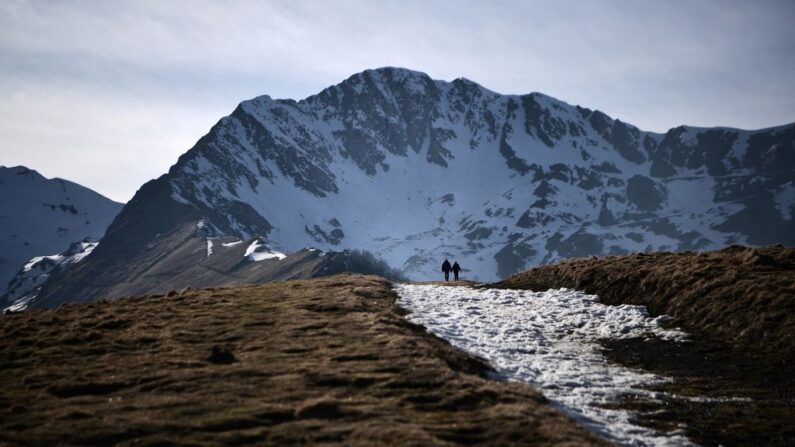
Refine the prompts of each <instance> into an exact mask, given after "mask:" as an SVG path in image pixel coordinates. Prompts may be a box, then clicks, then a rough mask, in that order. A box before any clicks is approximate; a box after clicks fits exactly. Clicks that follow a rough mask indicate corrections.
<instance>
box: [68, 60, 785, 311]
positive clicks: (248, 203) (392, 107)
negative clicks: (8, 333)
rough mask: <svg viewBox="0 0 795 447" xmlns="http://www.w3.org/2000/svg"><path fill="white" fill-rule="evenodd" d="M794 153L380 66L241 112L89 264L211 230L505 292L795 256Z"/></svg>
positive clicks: (767, 136) (770, 142) (749, 136)
mask: <svg viewBox="0 0 795 447" xmlns="http://www.w3.org/2000/svg"><path fill="white" fill-rule="evenodd" d="M793 140H795V125H793V124H790V125H785V126H777V127H773V128H770V129H762V130H751V131H749V130H739V129H729V128H718V129H713V128H710V129H699V128H691V127H688V126H680V127H677V128H673V129H671V130H669V131H668V132H666V133H664V134H659V133H653V132H645V131H642V130H640V129H638V128H637V127H635V126H633V125H631V124H627V123H624V122H622V121H621V120H619V119H613V118H611V117H609V116H608V115H606V114H604V113H602V112H601V111H599V110H591V109H588V108H584V107H580V106H572V105H570V104H568V103H565V102H563V101H559V100H557V99H555V98H552V97H550V96H547V95H544V94H541V93H531V94H527V95H501V94H499V93H496V92H493V91H491V90H488V89H486V88H484V87H482V86H480V85H479V84H477V83H474V82H472V81H468V80H463V79H460V80H454V81H452V82H446V81H438V80H433V79H431V78H430V77H429V76H427V75H425V74H423V73H420V72H415V71H410V70H405V69H396V68H382V69H377V70H366V71H364V72H361V73H357V74H355V75H352V76H350V77H349V78H347V79H345V80H344V81H342V82H341V83H339V84H337V85H334V86H330V87H328V88H326V89H323V90H322V91H320V92H319V93H317V94H315V95H310V96H308V97H307V98H304V99H302V100H300V101H295V100H288V99H280V100H274V99H272V98H271V97H270V96H267V95H262V96H258V97H256V98H253V99H251V100H247V101H243V102H241V103H240V104H239V105H238V106H237V107H236V108H235V109H234V111H233V112H232V113H231V114H230V115H229V116H226V117H224V118H222V119H220V120H219V121H218V122H217V123H216V124H215V125H214V126H213V127H212V128H211V129H210V131H209V132H208V133H207V134H206V135H204V136H203V137H202V138H201V139H199V140H198V142H197V143H196V145H194V147H193V148H192V149H191V150H189V151H187V152H186V153H184V154H183V155H182V156H180V157H179V159H178V161H177V163H175V165H174V166H172V167H171V168H170V169H169V171H168V173H167V174H165V175H164V176H161V177H160V178H158V179H157V180H154V181H152V182H149V183H147V184H145V185H144V186H143V187H142V188H141V190H139V191H138V193H136V196H135V197H134V198H133V200H132V201H131V202H130V203H129V204H128V205H127V207H125V210H124V211H123V212H122V213H121V214H120V215H119V217H118V218H117V220H116V221H115V222H114V224H113V225H111V228H112V229H113V231H111V229H109V231H108V236H109V237H112V238H116V237H117V241H118V242H116V243H113V244H108V245H106V246H105V247H103V245H102V244H101V245H100V246H99V247H97V249H96V250H95V252H93V253H92V254H91V255H90V256H88V257H87V263H85V264H84V266H85V268H88V267H89V266H91V265H92V264H94V262H95V261H92V259H97V260H99V259H101V258H103V257H104V258H105V263H106V264H107V262H109V261H113V262H111V264H113V265H116V266H118V268H120V269H122V270H123V269H124V268H125V267H124V264H125V262H126V261H124V262H122V260H123V259H127V260H135V259H138V258H136V256H138V255H139V254H140V253H141V251H142V249H143V247H145V246H146V245H147V244H150V243H151V244H156V239H157V237H156V235H162V234H164V232H165V231H168V230H169V229H170V228H174V227H175V226H177V225H190V224H191V223H192V224H194V225H195V223H196V222H198V221H200V220H202V221H203V222H205V223H206V225H207V228H208V231H210V232H211V233H212V234H213V235H226V236H229V237H233V238H238V239H240V240H250V239H251V238H255V237H259V238H262V239H263V240H265V241H266V243H267V245H269V246H270V248H272V249H274V250H277V251H282V252H294V251H298V250H300V249H302V248H303V247H307V246H314V247H318V248H320V249H322V250H338V249H354V248H356V249H365V250H369V251H372V252H373V253H374V254H375V255H376V256H379V257H382V258H384V259H385V260H387V261H388V262H389V263H390V265H392V266H393V267H397V268H399V269H401V270H403V271H404V272H405V273H406V274H408V275H409V276H410V277H413V278H424V277H430V276H431V275H434V274H435V272H436V270H438V266H437V263H439V262H440V261H441V259H442V258H443V257H445V256H449V257H456V258H458V259H459V260H460V261H462V262H461V264H462V265H463V266H464V268H465V272H464V275H465V276H467V277H469V278H474V279H480V280H491V279H496V278H498V277H503V276H507V275H508V274H510V273H514V272H516V271H519V270H521V269H523V268H526V267H528V266H531V265H536V264H542V263H548V262H552V261H555V260H559V259H563V258H568V257H576V256H589V255H593V254H611V253H613V254H614V253H624V252H630V251H656V250H672V249H673V250H694V249H707V248H719V247H720V246H723V245H728V244H731V243H749V244H767V243H776V242H778V243H785V244H793V243H795V240H793V236H791V235H790V233H791V232H789V231H787V230H788V229H791V228H792V227H793V225H795V224H793V217H792V216H793V214H795V207H793V206H792V205H791V204H792V203H794V202H795V185H794V184H793V178H795V174H793V173H795V149H793ZM788 204H790V205H789V206H788ZM155 215H157V219H154V218H153V217H152V216H155ZM125 228H126V229H125ZM122 230H123V231H122ZM202 237H206V235H205V236H202ZM131 241H132V242H131ZM114 246H115V248H114ZM106 250H107V251H106ZM114 250H115V251H118V252H119V253H117V255H113V256H112V255H111V253H110V252H111V251H114ZM96 262H99V261H96ZM147 262H150V261H147ZM274 262H275V261H274ZM143 270H145V269H143ZM98 271H99V270H98V268H97V269H95V270H94V273H93V274H94V275H96V274H97V272H98ZM140 273H141V272H139V273H137V274H134V275H132V276H133V277H137V276H136V275H139V274H140ZM87 275H88V274H87ZM89 276H90V275H89ZM121 276H124V274H121ZM87 280H88V277H83V278H77V277H75V278H72V279H67V280H66V282H67V283H68V282H72V283H73V284H78V283H80V282H81V281H82V282H83V283H85V282H86V281H87ZM141 280H142V281H144V280H143V279H141ZM70 290H72V291H73V293H78V292H79V291H80V287H75V288H72V289H70ZM92 293H95V294H97V296H101V293H102V292H101V291H96V292H92ZM64 297H65V296H64V295H61V298H64Z"/></svg>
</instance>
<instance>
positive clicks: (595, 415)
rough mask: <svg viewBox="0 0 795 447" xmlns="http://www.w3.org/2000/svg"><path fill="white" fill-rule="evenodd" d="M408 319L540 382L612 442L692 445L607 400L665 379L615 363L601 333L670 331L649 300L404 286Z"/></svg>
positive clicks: (500, 368)
mask: <svg viewBox="0 0 795 447" xmlns="http://www.w3.org/2000/svg"><path fill="white" fill-rule="evenodd" d="M396 290H397V292H398V294H399V295H400V300H399V301H398V303H399V304H400V305H401V306H402V307H404V308H405V309H407V310H408V311H410V313H409V315H408V317H407V318H408V319H409V320H410V321H412V322H414V323H417V324H421V325H423V326H425V327H426V328H427V329H428V330H429V331H430V332H431V333H433V334H435V335H437V336H439V337H441V338H444V339H445V340H447V341H449V342H450V343H451V344H453V345H454V346H456V347H457V348H459V349H462V350H464V351H466V352H469V353H471V354H474V355H477V356H479V357H482V358H485V359H486V360H488V361H489V362H490V364H491V365H492V366H493V367H494V368H495V369H496V370H497V373H498V374H499V375H500V376H501V378H504V379H507V380H510V381H519V382H528V383H531V384H533V385H535V386H537V387H538V388H539V389H541V391H542V392H543V393H544V395H545V396H547V398H549V399H550V400H551V401H553V402H554V404H555V405H556V406H558V407H559V408H561V409H562V410H563V411H565V412H566V413H568V414H569V415H570V416H572V417H574V418H575V419H577V420H578V421H580V422H581V423H582V424H584V425H585V426H586V427H588V428H589V429H591V430H593V431H595V432H597V433H599V434H600V435H602V436H604V437H605V438H607V439H608V440H610V441H613V442H616V443H619V444H625V445H672V444H674V445H690V444H691V442H690V441H689V440H688V439H687V438H686V437H685V436H684V433H683V432H682V431H677V432H675V433H660V432H655V431H653V430H650V429H647V428H644V427H640V426H637V425H634V424H632V423H631V422H630V419H631V417H632V414H631V413H629V412H627V411H623V410H614V409H606V408H603V407H602V406H603V405H605V404H609V403H611V402H614V401H615V400H616V398H618V397H619V396H622V395H627V394H631V395H646V396H651V397H654V393H651V392H649V391H647V390H645V389H643V388H642V387H643V386H645V385H649V384H654V383H660V382H662V381H665V380H666V379H665V378H664V377H660V376H656V375H653V374H645V373H642V372H638V371H634V370H630V369H627V368H624V367H621V366H618V365H615V364H611V363H608V361H607V360H606V359H605V357H604V356H603V355H602V354H601V353H600V352H599V346H598V345H597V343H596V341H597V340H598V339H605V338H611V339H620V338H635V337H644V336H651V335H653V336H657V337H660V338H664V339H669V340H670V339H673V340H684V339H685V338H686V337H687V336H686V334H685V333H683V332H681V331H678V330H671V329H664V328H662V327H661V325H660V323H661V322H662V321H663V320H664V319H665V318H666V317H664V316H661V317H656V318H651V317H649V315H648V313H647V311H646V309H645V307H643V306H631V305H621V306H608V305H605V304H601V303H599V301H598V298H597V297H596V296H595V295H586V294H584V293H582V292H577V291H573V290H567V289H560V290H549V291H547V292H530V291H524V290H499V289H482V290H475V289H470V288H467V287H445V286H428V285H397V286H396Z"/></svg>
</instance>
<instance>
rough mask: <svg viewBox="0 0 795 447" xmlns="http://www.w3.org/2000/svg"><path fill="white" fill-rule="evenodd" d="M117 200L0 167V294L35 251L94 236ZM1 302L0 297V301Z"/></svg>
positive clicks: (37, 253)
mask: <svg viewBox="0 0 795 447" xmlns="http://www.w3.org/2000/svg"><path fill="white" fill-rule="evenodd" d="M121 208H122V204H120V203H116V202H114V201H112V200H110V199H108V198H106V197H104V196H102V195H100V194H97V193H96V192H94V191H92V190H90V189H88V188H85V187H83V186H80V185H78V184H76V183H73V182H70V181H68V180H62V179H59V178H54V179H47V178H44V177H43V176H42V175H41V174H39V173H38V172H36V171H34V170H31V169H28V168H26V167H24V166H16V167H11V168H8V167H5V166H0V296H2V295H3V294H4V293H5V292H6V288H7V286H8V285H9V281H11V280H12V278H14V275H15V274H16V273H17V272H19V271H20V269H23V267H24V266H25V265H26V264H27V263H28V262H29V261H30V260H31V259H33V258H35V257H36V256H48V255H52V254H53V253H62V252H64V251H68V249H69V248H70V245H71V244H72V243H73V242H80V241H83V240H88V241H97V240H98V239H99V238H101V237H102V235H103V234H104V233H105V229H106V228H107V227H108V225H109V224H110V222H111V221H112V220H113V218H114V217H116V215H117V214H118V213H119V211H120V210H121ZM2 304H4V303H2V302H0V305H2Z"/></svg>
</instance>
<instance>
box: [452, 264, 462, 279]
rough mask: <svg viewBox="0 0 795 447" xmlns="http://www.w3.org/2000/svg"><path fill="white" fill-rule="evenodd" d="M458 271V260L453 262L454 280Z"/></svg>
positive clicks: (459, 268)
mask: <svg viewBox="0 0 795 447" xmlns="http://www.w3.org/2000/svg"><path fill="white" fill-rule="evenodd" d="M460 271H461V266H460V265H458V261H455V262H454V263H453V276H454V278H455V280H456V281H458V272H460Z"/></svg>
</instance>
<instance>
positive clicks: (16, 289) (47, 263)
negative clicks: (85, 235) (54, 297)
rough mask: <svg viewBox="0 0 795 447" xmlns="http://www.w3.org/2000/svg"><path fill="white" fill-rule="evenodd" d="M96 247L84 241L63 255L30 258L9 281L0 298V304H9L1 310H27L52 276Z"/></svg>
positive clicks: (80, 259) (75, 244) (78, 260)
mask: <svg viewBox="0 0 795 447" xmlns="http://www.w3.org/2000/svg"><path fill="white" fill-rule="evenodd" d="M97 245H98V242H90V241H88V240H85V241H82V242H75V243H73V244H71V245H70V246H69V248H68V249H67V250H66V251H65V252H63V253H59V254H55V255H49V256H36V257H34V258H31V259H30V260H29V261H28V262H26V263H25V265H24V266H22V269H21V270H20V271H19V272H18V273H17V274H16V276H14V278H13V279H12V280H11V282H10V283H9V285H8V290H7V291H6V293H5V294H4V295H2V296H0V303H10V305H8V306H4V309H3V310H4V311H5V310H8V311H11V312H18V311H22V310H25V309H27V308H28V305H29V304H30V303H31V302H32V301H33V300H35V299H36V297H37V295H38V291H39V289H41V287H42V286H43V285H44V283H46V282H47V281H48V280H49V279H50V277H51V276H52V275H53V274H55V273H57V272H60V271H62V270H64V269H66V268H69V267H70V266H71V265H72V264H76V263H78V262H80V261H82V260H83V259H84V258H85V257H86V256H88V255H89V254H91V252H92V251H93V250H94V249H95V248H96V247H97Z"/></svg>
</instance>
